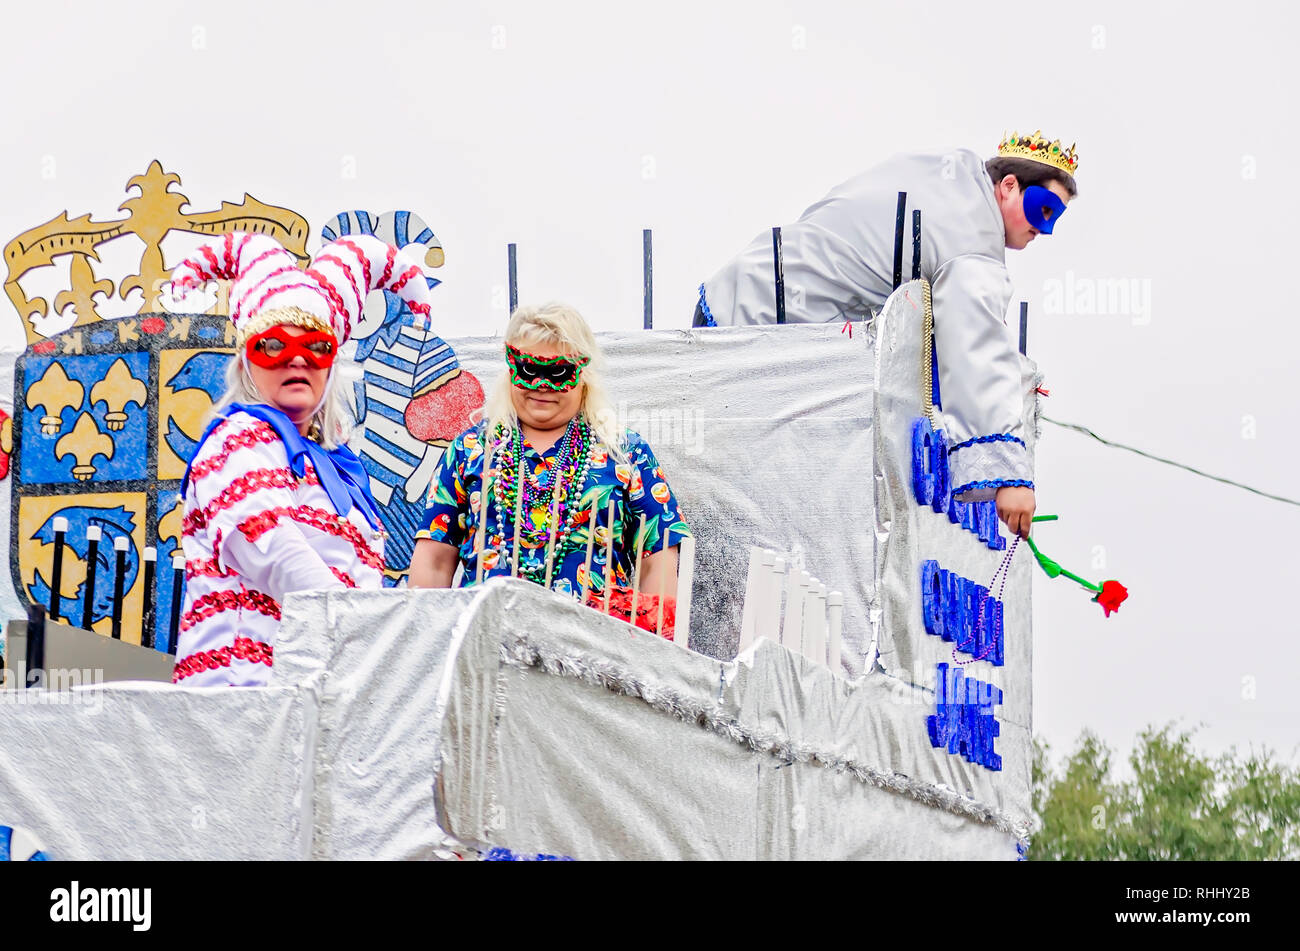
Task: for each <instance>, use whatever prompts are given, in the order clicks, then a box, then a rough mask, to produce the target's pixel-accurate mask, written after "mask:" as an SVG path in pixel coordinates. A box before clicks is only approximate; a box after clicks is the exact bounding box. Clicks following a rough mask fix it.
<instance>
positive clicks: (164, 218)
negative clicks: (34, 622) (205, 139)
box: [4, 159, 309, 345]
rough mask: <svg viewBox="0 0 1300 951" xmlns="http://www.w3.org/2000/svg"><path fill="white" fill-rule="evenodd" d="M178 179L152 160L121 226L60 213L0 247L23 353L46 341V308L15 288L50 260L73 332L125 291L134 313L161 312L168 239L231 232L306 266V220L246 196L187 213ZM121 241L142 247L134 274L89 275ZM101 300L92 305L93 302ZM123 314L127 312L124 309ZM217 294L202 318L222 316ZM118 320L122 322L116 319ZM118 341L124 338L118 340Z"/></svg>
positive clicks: (58, 307)
mask: <svg viewBox="0 0 1300 951" xmlns="http://www.w3.org/2000/svg"><path fill="white" fill-rule="evenodd" d="M180 183H181V178H180V176H179V175H177V174H175V173H174V172H168V171H166V170H165V169H163V167H162V163H161V162H159V161H158V160H157V159H154V160H153V161H152V162H150V163H149V168H148V169H146V170H145V172H144V174H142V175H136V176H133V177H132V178H131V179H130V180H129V181H128V182H127V183H126V186H127V189H128V190H130V189H132V188H136V189H139V192H140V193H139V194H138V195H135V196H132V197H130V198H128V199H127V200H126V201H124V202H123V203H122V204H121V205H119V206H118V210H119V211H124V212H126V217H125V218H118V219H116V220H109V221H91V220H90V214H84V215H81V216H80V217H78V218H69V217H68V213H67V212H66V211H65V212H64V213H63V214H61V215H60V216H59V217H57V218H55V219H53V220H51V221H47V222H46V223H45V224H43V225H41V226H39V227H37V228H32V229H31V230H29V231H24V232H23V233H22V234H20V235H18V237H16V238H14V239H13V240H12V241H10V242H9V243H8V244H6V245H5V246H4V261H5V265H6V267H7V270H8V273H7V274H6V276H5V282H4V286H5V292H6V293H7V294H8V296H9V300H10V301H11V302H12V303H13V305H14V307H15V308H17V310H18V316H19V317H21V318H22V320H23V324H24V325H25V326H26V330H27V343H28V344H29V345H31V344H35V343H38V342H41V341H43V340H44V339H45V337H46V335H45V334H44V333H43V332H42V331H41V330H40V329H38V324H37V320H38V319H39V318H45V317H48V316H49V315H50V311H51V307H50V302H48V301H46V300H45V299H44V298H42V297H29V296H28V291H27V290H26V289H24V288H23V286H22V285H21V284H20V281H22V280H23V279H24V278H26V277H27V275H28V273H29V272H31V271H36V270H38V269H41V268H47V267H53V266H54V264H55V259H56V258H60V257H68V256H70V257H71V259H72V260H71V264H70V265H69V271H68V273H69V281H68V283H69V285H70V286H69V287H68V288H66V289H64V290H61V291H59V292H58V293H57V294H56V295H55V297H54V302H53V311H54V312H55V313H58V314H62V313H63V312H64V310H65V309H66V308H67V307H70V306H71V307H74V308H75V310H76V315H77V318H76V321H75V322H74V323H73V325H72V326H73V327H82V326H85V325H87V324H94V323H97V322H98V321H100V320H106V319H111V318H110V317H107V316H105V315H101V314H100V313H99V304H100V303H102V302H107V301H109V300H111V299H112V298H114V297H116V298H118V299H120V300H123V301H125V300H126V299H127V295H128V294H130V293H131V292H132V291H136V290H138V291H141V292H142V296H143V299H142V301H141V303H140V305H139V311H138V312H139V313H157V312H160V311H163V310H164V307H163V306H162V304H161V303H160V293H161V291H162V288H163V285H164V284H166V283H167V282H169V281H170V280H171V271H170V269H169V268H167V267H166V266H165V264H164V261H163V251H162V242H163V239H164V238H165V237H166V236H167V235H168V234H169V233H172V232H177V231H184V232H189V233H191V234H196V235H202V236H204V237H208V236H211V235H219V234H225V233H227V232H230V231H253V232H257V233H259V234H269V235H270V236H271V237H273V238H275V239H276V240H277V241H279V242H280V243H281V244H283V245H284V246H285V248H287V249H288V250H289V252H290V253H291V254H293V255H294V257H296V258H297V259H298V260H299V261H301V262H303V263H306V262H307V261H308V260H309V257H308V255H307V219H306V218H304V217H303V216H302V215H300V214H298V213H297V212H296V211H291V210H289V209H288V208H280V207H277V206H275V205H267V204H263V203H262V202H260V201H258V200H257V199H256V198H254V197H252V196H251V195H248V194H245V195H244V200H243V201H242V202H240V203H239V204H238V205H236V204H234V203H232V202H228V201H223V202H222V203H221V207H220V208H218V209H216V210H214V211H191V210H187V209H188V207H189V199H188V198H187V197H185V195H183V194H181V192H179V191H173V190H172V186H173V185H177V186H179V185H180ZM124 235H134V236H135V237H136V238H138V239H139V240H140V241H141V242H143V244H144V253H143V254H142V255H141V257H140V264H139V268H140V271H139V273H138V274H132V275H128V276H119V275H114V276H113V277H117V278H119V279H118V280H117V281H116V282H115V281H114V279H113V278H112V277H108V276H105V275H103V274H101V273H100V272H99V271H97V270H93V269H92V268H91V265H90V262H91V261H94V262H96V263H100V256H99V251H98V249H99V247H100V245H104V244H107V243H109V242H110V241H114V240H116V239H117V238H120V237H123V236H124ZM97 297H99V298H101V300H100V301H97V300H96V298H97ZM126 309H129V307H128V308H126ZM226 309H227V307H226V303H225V296H224V292H223V293H222V294H219V295H218V300H217V303H216V304H215V305H213V307H212V308H210V309H209V311H208V313H224V312H225V311H226ZM116 316H121V315H116ZM122 339H123V340H125V339H126V338H125V337H123V338H122Z"/></svg>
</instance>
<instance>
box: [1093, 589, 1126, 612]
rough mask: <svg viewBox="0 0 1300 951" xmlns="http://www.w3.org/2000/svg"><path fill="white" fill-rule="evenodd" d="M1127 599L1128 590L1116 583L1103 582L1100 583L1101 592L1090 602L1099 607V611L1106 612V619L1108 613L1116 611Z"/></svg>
mask: <svg viewBox="0 0 1300 951" xmlns="http://www.w3.org/2000/svg"><path fill="white" fill-rule="evenodd" d="M1127 597H1128V588H1126V587H1124V586H1123V585H1122V584H1120V583H1119V582H1118V581H1103V582H1102V583H1101V592H1100V593H1099V594H1098V595H1097V596H1096V597H1095V598H1093V599H1092V600H1094V601H1096V602H1097V603H1098V604H1100V605H1101V609H1102V610H1103V611H1105V612H1106V617H1110V612H1111V611H1118V610H1119V606H1120V605H1121V604H1123V603H1124V599H1125V598H1127Z"/></svg>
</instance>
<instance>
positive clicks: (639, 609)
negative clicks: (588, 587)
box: [587, 588, 677, 641]
mask: <svg viewBox="0 0 1300 951" xmlns="http://www.w3.org/2000/svg"><path fill="white" fill-rule="evenodd" d="M604 599H605V595H604V593H603V592H596V591H588V592H587V606H588V607H590V608H594V609H595V610H597V611H601V610H603V608H604V605H605V600H604ZM663 601H664V621H663V625H664V626H663V628H662V629H661V632H660V633H661V636H662V637H663V638H664V639H665V640H669V641H671V640H672V639H673V632H674V630H675V629H676V627H677V599H676V598H675V597H671V596H668V595H665V596H664V599H663ZM609 614H610V617H616V618H618V619H619V620H621V621H630V620H631V617H632V592H631V591H629V590H627V589H626V588H615V589H614V590H613V591H612V592H610V599H609ZM658 624H659V596H658V595H654V594H641V595H639V596H638V598H637V602H636V626H637V627H639V628H641V629H642V630H643V631H649V632H650V633H651V634H653V633H655V628H656V627H658Z"/></svg>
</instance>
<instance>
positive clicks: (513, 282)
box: [506, 243, 519, 314]
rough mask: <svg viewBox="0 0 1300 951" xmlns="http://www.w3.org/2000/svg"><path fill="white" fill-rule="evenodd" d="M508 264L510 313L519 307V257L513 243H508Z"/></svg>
mask: <svg viewBox="0 0 1300 951" xmlns="http://www.w3.org/2000/svg"><path fill="white" fill-rule="evenodd" d="M506 266H507V268H508V269H509V271H510V313H511V314H513V313H514V312H515V311H516V310H517V309H518V307H519V257H518V254H517V253H516V250H515V246H514V244H513V243H511V244H507V245H506Z"/></svg>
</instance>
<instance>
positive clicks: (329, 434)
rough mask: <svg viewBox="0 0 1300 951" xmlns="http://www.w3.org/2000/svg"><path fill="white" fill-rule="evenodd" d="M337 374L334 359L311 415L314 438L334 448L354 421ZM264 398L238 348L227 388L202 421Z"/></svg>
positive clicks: (228, 370) (345, 437)
mask: <svg viewBox="0 0 1300 951" xmlns="http://www.w3.org/2000/svg"><path fill="white" fill-rule="evenodd" d="M338 378H339V374H338V365H337V361H336V362H335V366H333V367H331V368H330V371H329V376H328V377H327V378H326V380H325V395H324V397H323V398H322V399H321V405H320V407H319V408H318V409H317V410H316V412H315V413H314V414H313V415H312V418H311V421H312V425H313V426H316V427H318V428H319V429H320V438H319V439H317V440H316V441H317V442H319V443H320V444H321V446H322V447H324V448H325V449H331V450H332V449H337V448H338V447H339V446H341V445H343V444H344V443H346V442H347V441H348V436H350V435H351V434H352V427H353V425H354V424H355V422H356V419H355V417H353V415H352V411H351V410H350V409H348V406H347V403H346V402H345V401H344V397H343V388H342V387H341V386H340V385H339V382H338ZM266 402H267V399H266V397H265V396H263V395H262V394H261V392H259V391H258V389H257V384H256V383H254V382H253V377H252V374H251V373H249V371H248V357H247V356H245V354H244V352H243V351H242V350H241V351H240V352H239V353H236V354H235V355H234V356H233V357H231V358H230V361H229V362H228V363H227V364H226V391H225V392H224V393H222V394H221V399H219V400H217V401H216V402H215V403H213V404H212V410H211V412H209V414H208V418H207V420H205V422H204V425H205V426H206V425H207V423H208V422H210V421H211V420H213V419H216V418H218V417H220V416H222V415H223V411H224V410H225V409H226V407H227V406H229V405H230V404H231V403H266Z"/></svg>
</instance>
